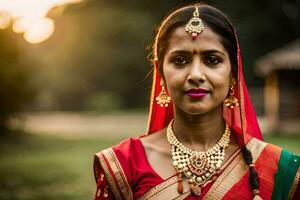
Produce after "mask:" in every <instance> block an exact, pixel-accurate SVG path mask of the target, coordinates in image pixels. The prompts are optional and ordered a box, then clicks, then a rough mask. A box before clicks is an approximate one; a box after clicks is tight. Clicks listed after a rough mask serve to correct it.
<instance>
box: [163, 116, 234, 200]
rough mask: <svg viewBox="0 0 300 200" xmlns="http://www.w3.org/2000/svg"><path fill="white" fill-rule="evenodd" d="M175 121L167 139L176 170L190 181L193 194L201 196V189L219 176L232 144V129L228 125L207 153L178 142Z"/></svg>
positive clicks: (170, 125)
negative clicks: (227, 151) (174, 129)
mask: <svg viewBox="0 0 300 200" xmlns="http://www.w3.org/2000/svg"><path fill="white" fill-rule="evenodd" d="M173 122H174V119H173V120H172V121H171V122H170V123H169V126H168V128H167V139H168V142H169V143H170V145H171V147H172V160H173V165H174V167H175V169H176V170H177V171H178V172H179V173H181V174H184V175H185V177H186V178H187V179H188V182H189V184H190V187H191V189H192V192H193V193H194V194H195V195H200V194H201V188H202V187H204V186H205V185H206V184H207V183H209V182H211V181H212V180H211V179H213V177H214V175H217V174H218V171H219V170H220V168H221V165H222V163H223V161H224V158H225V149H226V147H227V146H228V144H229V142H230V128H229V126H228V124H227V123H226V128H225V131H224V133H223V135H222V137H221V139H220V140H219V142H218V143H217V144H216V145H215V146H213V147H212V148H210V149H208V150H206V151H194V150H192V149H190V148H188V147H186V146H184V145H183V144H182V143H181V142H179V141H178V139H177V138H176V136H175V134H174V132H173V128H172V126H173Z"/></svg>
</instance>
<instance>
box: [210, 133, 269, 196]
mask: <svg viewBox="0 0 300 200" xmlns="http://www.w3.org/2000/svg"><path fill="white" fill-rule="evenodd" d="M266 145H267V144H266V143H264V142H262V141H259V140H258V139H256V138H253V139H251V140H250V141H249V142H248V143H247V145H246V146H247V148H248V149H249V150H250V151H251V153H252V157H253V162H254V163H255V162H256V160H257V158H258V157H259V156H260V153H261V152H262V150H263V149H264V148H265V147H266ZM247 170H248V167H247V165H246V164H245V163H244V159H243V155H242V153H239V155H238V156H237V158H236V159H234V160H233V161H232V162H231V163H230V164H229V165H228V167H227V168H226V169H225V170H224V171H223V172H222V174H221V175H220V176H219V177H218V178H217V180H216V181H215V182H214V183H213V185H212V187H211V188H210V190H209V191H208V193H207V194H206V197H205V199H208V200H214V199H222V198H223V196H224V194H226V193H227V192H228V191H229V190H230V189H231V188H232V187H233V185H234V184H236V183H237V182H238V181H239V180H240V179H241V178H242V177H243V175H244V174H245V173H246V172H247Z"/></svg>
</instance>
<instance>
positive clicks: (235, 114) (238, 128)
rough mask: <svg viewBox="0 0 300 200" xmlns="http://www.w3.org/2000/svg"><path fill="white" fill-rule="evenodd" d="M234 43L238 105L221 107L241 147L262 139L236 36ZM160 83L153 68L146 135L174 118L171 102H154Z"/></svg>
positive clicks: (235, 88)
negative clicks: (253, 139) (164, 104)
mask: <svg viewBox="0 0 300 200" xmlns="http://www.w3.org/2000/svg"><path fill="white" fill-rule="evenodd" d="M236 41H237V42H236V44H237V61H238V62H237V63H238V67H237V68H238V70H237V76H238V77H237V84H236V85H235V87H234V96H235V97H236V98H237V99H238V100H239V105H238V106H235V107H234V108H233V109H230V108H228V107H226V106H223V118H224V120H225V121H226V122H227V123H228V124H229V126H230V127H231V129H232V130H233V131H234V132H235V133H236V136H237V139H238V143H239V145H240V146H243V145H244V144H246V143H247V142H248V141H249V140H250V139H251V138H253V137H255V138H257V139H260V140H262V139H263V137H262V134H261V131H260V128H259V126H258V122H257V118H256V114H255V111H254V109H253V106H252V103H251V100H250V97H249V94H248V90H247V87H246V84H245V80H244V76H243V68H242V58H241V54H240V48H239V45H238V39H237V36H236ZM160 81H161V76H160V75H159V70H158V69H157V66H155V67H154V72H153V84H152V93H151V99H150V110H149V118H148V128H147V133H146V134H151V133H154V132H156V131H158V130H160V129H162V128H164V127H166V126H168V124H169V122H170V121H171V119H172V118H173V117H174V111H173V105H172V104H173V103H172V102H171V103H170V105H169V106H168V107H160V105H158V104H157V103H156V102H155V98H156V97H157V96H158V95H159V93H160V91H161V86H160Z"/></svg>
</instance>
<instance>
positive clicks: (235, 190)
mask: <svg viewBox="0 0 300 200" xmlns="http://www.w3.org/2000/svg"><path fill="white" fill-rule="evenodd" d="M247 147H248V149H249V150H250V151H251V152H252V154H253V161H254V162H255V166H256V167H257V170H258V171H259V178H260V185H261V187H260V196H261V198H262V199H299V197H300V195H299V192H300V191H299V178H300V177H299V176H300V170H299V169H298V167H299V165H300V159H299V157H297V156H294V157H291V158H290V159H291V160H292V162H294V163H296V164H295V166H296V171H295V174H293V175H291V176H292V177H291V178H292V181H291V185H290V187H289V188H288V189H287V190H286V191H287V193H286V192H283V193H284V194H282V195H283V196H284V197H283V198H281V197H282V196H279V197H278V196H277V197H276V196H274V193H275V192H276V191H275V190H278V188H276V182H277V184H278V182H279V184H280V182H282V180H281V179H278V180H277V181H276V180H275V179H276V175H277V174H278V171H279V167H280V160H281V157H282V154H283V152H282V151H283V150H282V149H281V148H279V147H276V146H274V145H271V144H267V143H264V142H262V141H259V140H257V139H252V140H250V141H249V142H248V143H247ZM295 159H298V161H297V162H295ZM285 162H286V161H285ZM224 166H225V168H224V169H223V170H222V173H221V174H220V175H219V177H218V178H217V179H216V180H215V181H214V182H212V183H211V184H208V185H207V186H206V187H205V188H204V189H203V191H202V194H201V196H199V197H198V196H195V195H193V194H192V193H191V192H190V190H189V186H188V185H187V184H185V185H184V192H183V193H182V194H179V193H178V192H177V176H176V175H175V174H174V175H173V176H171V177H169V178H168V179H166V180H164V179H163V178H161V177H160V176H159V175H158V174H157V173H156V172H155V171H154V170H153V168H152V167H151V166H150V164H149V162H148V160H147V157H146V153H145V150H144V147H143V144H142V143H141V141H140V139H139V138H131V139H128V140H126V141H124V142H122V143H120V144H119V145H117V146H115V147H112V148H109V149H106V150H103V151H101V152H99V153H97V154H96V156H95V163H94V172H95V179H96V181H97V192H96V195H95V200H101V199H139V200H143V199H186V200H193V199H245V200H247V199H252V194H251V189H250V186H249V183H248V176H249V172H248V167H247V165H246V164H245V163H244V160H243V156H242V154H241V152H240V151H238V152H236V153H235V154H234V155H233V156H232V157H231V158H230V159H229V160H228V161H227V162H226V163H225V164H224ZM295 166H294V167H295ZM289 167H292V166H289ZM285 170H286V169H285ZM280 171H284V170H280ZM286 175H287V174H286ZM283 182H285V183H286V181H285V180H283ZM279 190H282V187H279Z"/></svg>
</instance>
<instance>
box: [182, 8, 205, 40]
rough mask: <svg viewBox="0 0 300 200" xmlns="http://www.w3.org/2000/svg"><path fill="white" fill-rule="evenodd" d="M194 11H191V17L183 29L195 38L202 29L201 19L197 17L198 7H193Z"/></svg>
mask: <svg viewBox="0 0 300 200" xmlns="http://www.w3.org/2000/svg"><path fill="white" fill-rule="evenodd" d="M195 9H196V10H195V12H194V13H193V17H192V18H191V19H190V21H189V22H188V23H187V24H186V26H185V31H186V32H188V33H191V34H192V39H193V40H195V39H196V37H197V34H199V33H201V32H202V31H203V29H204V26H203V23H202V20H201V19H200V18H199V11H198V8H197V7H195Z"/></svg>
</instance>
